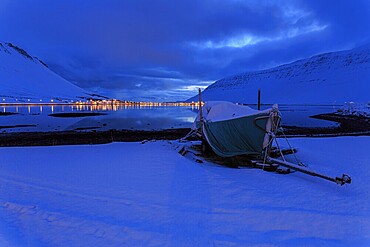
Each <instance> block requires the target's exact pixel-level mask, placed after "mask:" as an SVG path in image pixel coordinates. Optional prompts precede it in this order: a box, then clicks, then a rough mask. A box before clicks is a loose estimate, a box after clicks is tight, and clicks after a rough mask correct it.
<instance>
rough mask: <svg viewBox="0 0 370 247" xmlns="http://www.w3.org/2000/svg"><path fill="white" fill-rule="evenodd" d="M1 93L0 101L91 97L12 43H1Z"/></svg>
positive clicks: (60, 99) (44, 100) (48, 100)
mask: <svg viewBox="0 0 370 247" xmlns="http://www.w3.org/2000/svg"><path fill="white" fill-rule="evenodd" d="M0 97H1V99H0V102H1V103H13V102H19V103H21V102H26V103H28V102H38V103H40V102H51V101H53V102H63V101H67V100H68V101H71V100H80V99H83V98H90V96H89V93H88V92H86V91H85V90H83V89H81V88H80V87H78V86H76V85H74V84H72V83H70V82H69V81H67V80H65V79H64V78H62V77H60V76H59V75H57V74H56V73H54V72H53V71H51V70H50V69H49V68H48V66H47V65H46V64H45V63H44V62H42V61H41V60H40V59H38V58H37V57H33V56H31V55H29V54H28V53H27V52H26V51H25V50H23V49H21V48H19V47H17V46H15V45H13V44H11V43H0Z"/></svg>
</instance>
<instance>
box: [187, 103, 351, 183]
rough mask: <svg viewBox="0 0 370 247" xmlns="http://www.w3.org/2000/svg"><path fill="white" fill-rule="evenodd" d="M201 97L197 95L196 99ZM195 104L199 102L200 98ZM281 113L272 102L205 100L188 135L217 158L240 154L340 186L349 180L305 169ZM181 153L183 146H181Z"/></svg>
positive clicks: (266, 166) (260, 165) (249, 160)
mask: <svg viewBox="0 0 370 247" xmlns="http://www.w3.org/2000/svg"><path fill="white" fill-rule="evenodd" d="M200 99H201V98H200ZM199 105H200V106H201V105H202V102H201V100H200V102H199ZM281 118H282V117H281V113H280V112H279V109H278V105H277V104H274V105H273V106H272V107H271V108H269V109H266V110H255V109H252V108H251V107H248V106H245V105H240V104H234V103H231V102H225V101H210V102H206V103H205V104H204V105H203V106H202V107H200V108H199V114H198V116H197V118H196V119H195V121H194V125H193V128H192V131H191V132H190V133H189V134H188V135H187V136H186V137H185V138H183V139H186V138H188V137H189V136H197V137H198V138H199V139H200V140H201V145H202V148H201V151H202V154H203V155H204V157H206V156H207V147H210V148H211V150H212V151H213V153H214V154H216V155H217V156H218V157H220V158H221V159H222V158H224V159H227V158H230V157H244V159H243V161H244V162H246V163H247V165H249V166H252V167H256V168H261V169H264V170H269V171H276V172H279V173H290V172H291V170H294V171H298V172H302V173H305V174H308V175H311V176H315V177H320V178H323V179H326V180H328V181H332V182H335V183H337V184H340V185H344V184H349V183H351V177H350V176H348V175H346V174H343V175H342V176H341V177H330V176H327V175H324V174H321V173H318V172H315V171H313V170H311V169H309V168H308V166H307V165H305V164H303V163H302V162H300V161H299V160H298V159H297V157H296V156H295V153H296V151H297V149H295V148H293V147H291V146H290V144H289V141H288V139H287V138H286V136H285V135H284V132H283V128H282V126H281ZM281 133H282V134H283V135H280V136H281V137H283V138H282V139H285V140H286V142H287V144H288V147H289V148H287V149H281V148H280V147H281V145H280V144H279V141H278V138H277V135H278V134H281ZM182 153H186V151H185V152H184V149H182ZM287 154H293V155H294V156H295V160H296V163H292V162H288V161H287V160H286V159H285V155H287Z"/></svg>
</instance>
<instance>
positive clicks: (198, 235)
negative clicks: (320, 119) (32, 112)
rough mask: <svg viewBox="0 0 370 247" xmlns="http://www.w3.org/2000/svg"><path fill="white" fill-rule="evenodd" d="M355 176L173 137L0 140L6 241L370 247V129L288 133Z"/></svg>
mask: <svg viewBox="0 0 370 247" xmlns="http://www.w3.org/2000/svg"><path fill="white" fill-rule="evenodd" d="M290 141H291V143H292V144H293V145H294V146H296V147H299V148H300V150H299V152H298V157H299V158H300V159H301V160H302V161H303V162H305V163H307V164H310V167H311V168H312V169H315V170H316V171H321V172H325V173H327V174H329V175H334V176H335V175H341V174H342V173H348V174H350V175H351V176H352V179H353V182H352V184H350V185H348V186H343V187H341V186H339V185H336V184H334V183H331V182H328V181H324V180H320V179H319V178H315V177H309V176H307V175H304V174H299V173H293V174H288V175H279V174H276V173H268V172H264V171H261V170H257V169H230V168H225V167H222V166H218V165H215V164H212V163H203V164H199V163H196V162H194V161H193V160H190V159H188V158H185V157H183V156H181V155H179V154H178V153H177V152H176V151H175V147H174V145H173V144H170V143H169V142H168V141H157V142H146V143H144V144H141V143H112V144H106V145H83V146H57V147H15V148H1V149H0V219H1V220H0V246H370V185H369V177H370V170H369V167H368V164H369V162H370V154H369V152H368V148H369V146H370V137H340V138H325V139H321V138H313V139H309V138H302V139H290Z"/></svg>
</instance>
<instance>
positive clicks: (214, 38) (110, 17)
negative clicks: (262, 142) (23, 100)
mask: <svg viewBox="0 0 370 247" xmlns="http://www.w3.org/2000/svg"><path fill="white" fill-rule="evenodd" d="M369 5H370V4H369V1H366V0H358V1H344V0H335V1H334V0H333V1H330V0H329V1H319V0H309V1H303V0H288V1H283V0H276V1H272V0H270V1H259V0H246V1H241V0H224V1H220V0H177V1H171V0H157V1H149V0H147V1H145V0H125V1H119V0H110V1H103V0H89V1H87V0H85V1H83V0H64V1H48V0H20V1H9V0H7V1H5V0H3V1H1V3H0V30H1V33H0V35H1V36H2V39H4V40H6V41H10V42H14V43H16V44H18V45H19V46H21V47H23V48H24V49H26V50H27V51H29V52H30V53H31V54H35V55H36V56H39V57H41V58H42V59H43V60H45V61H46V62H47V63H48V64H49V65H50V67H51V68H52V69H54V70H55V71H57V72H58V73H59V74H61V75H62V76H64V77H65V78H67V79H69V80H71V81H73V82H74V83H76V84H78V85H80V86H82V87H84V88H87V89H89V88H90V89H95V90H102V91H106V92H109V93H111V94H112V95H123V96H125V97H130V99H135V97H137V98H140V97H144V96H145V97H160V95H161V93H162V96H163V97H162V96H161V97H160V98H165V99H167V100H170V99H172V98H171V97H177V98H176V99H185V98H186V97H187V96H186V95H187V92H189V90H183V89H184V88H188V89H190V88H191V89H193V88H194V87H196V86H197V85H199V86H204V85H205V84H204V82H208V83H211V82H213V81H215V80H217V79H220V78H222V77H225V76H227V75H232V74H236V73H242V72H245V71H248V70H254V69H262V68H267V67H270V66H274V65H279V64H281V63H285V62H290V61H293V60H295V59H299V58H303V57H307V56H312V55H314V54H317V53H320V52H325V51H333V50H340V49H346V48H352V47H354V46H357V45H360V44H362V43H364V42H368V41H369V33H370V31H369V29H368V27H367V23H369V17H368V16H369V10H370V7H369ZM125 90H126V91H127V92H130V93H124V92H125ZM190 91H191V90H190ZM182 94H183V95H184V96H183V97H181V95H182ZM151 95H152V96H151Z"/></svg>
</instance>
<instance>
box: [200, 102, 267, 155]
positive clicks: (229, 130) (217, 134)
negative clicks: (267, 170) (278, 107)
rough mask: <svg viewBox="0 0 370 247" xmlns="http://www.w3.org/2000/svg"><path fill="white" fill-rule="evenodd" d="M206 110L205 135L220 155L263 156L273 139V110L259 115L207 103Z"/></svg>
mask: <svg viewBox="0 0 370 247" xmlns="http://www.w3.org/2000/svg"><path fill="white" fill-rule="evenodd" d="M202 109H203V112H204V114H203V119H204V121H203V134H204V136H205V138H206V140H207V142H208V143H209V145H210V146H211V147H212V149H213V151H214V152H215V153H216V154H217V155H219V156H221V157H231V156H236V155H242V154H246V155H250V154H261V153H262V150H263V148H264V147H265V146H266V145H267V142H268V139H269V137H268V135H267V134H266V133H267V132H268V130H267V129H269V128H270V126H271V124H270V123H271V121H270V117H269V116H270V111H271V110H265V111H257V110H253V109H251V108H250V107H247V106H240V105H235V104H232V103H230V102H207V103H206V104H205V105H204V106H203V108H202ZM257 125H258V126H257Z"/></svg>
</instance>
